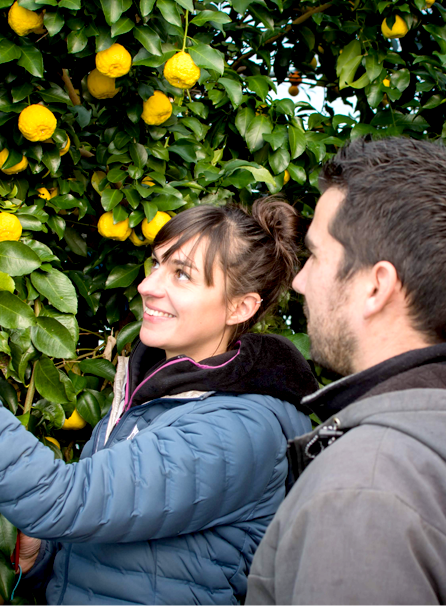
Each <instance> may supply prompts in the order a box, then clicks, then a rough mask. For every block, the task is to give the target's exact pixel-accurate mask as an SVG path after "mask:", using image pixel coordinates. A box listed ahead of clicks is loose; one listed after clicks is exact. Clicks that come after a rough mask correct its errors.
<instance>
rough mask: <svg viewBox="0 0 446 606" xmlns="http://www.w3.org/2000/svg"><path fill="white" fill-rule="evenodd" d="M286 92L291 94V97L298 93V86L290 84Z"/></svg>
mask: <svg viewBox="0 0 446 606" xmlns="http://www.w3.org/2000/svg"><path fill="white" fill-rule="evenodd" d="M288 94H289V95H291V97H297V95H298V94H299V87H298V86H296V85H295V84H292V85H291V86H290V88H289V89H288Z"/></svg>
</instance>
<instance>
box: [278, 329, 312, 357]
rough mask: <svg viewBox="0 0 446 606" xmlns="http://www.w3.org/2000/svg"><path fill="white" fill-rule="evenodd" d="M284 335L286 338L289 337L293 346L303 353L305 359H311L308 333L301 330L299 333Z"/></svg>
mask: <svg viewBox="0 0 446 606" xmlns="http://www.w3.org/2000/svg"><path fill="white" fill-rule="evenodd" d="M284 336H285V337H286V338H287V339H289V340H290V341H291V343H293V345H294V346H295V347H297V349H298V350H299V351H300V353H301V354H302V355H303V357H304V358H305V359H306V360H311V354H310V347H311V345H310V338H309V336H308V335H306V334H305V333H303V332H301V333H297V334H295V335H284Z"/></svg>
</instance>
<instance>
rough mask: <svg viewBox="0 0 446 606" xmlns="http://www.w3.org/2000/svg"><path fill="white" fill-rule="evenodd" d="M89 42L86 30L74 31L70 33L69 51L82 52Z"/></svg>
mask: <svg viewBox="0 0 446 606" xmlns="http://www.w3.org/2000/svg"><path fill="white" fill-rule="evenodd" d="M87 44H88V38H87V36H86V35H85V33H84V30H83V29H81V30H79V31H73V32H71V33H70V34H68V37H67V47H68V52H69V53H72V54H73V53H80V52H81V51H83V50H84V48H85V47H86V46H87Z"/></svg>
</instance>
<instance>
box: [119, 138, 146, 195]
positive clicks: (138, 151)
mask: <svg viewBox="0 0 446 606" xmlns="http://www.w3.org/2000/svg"><path fill="white" fill-rule="evenodd" d="M129 153H130V156H131V157H132V160H133V162H134V164H135V165H136V166H138V167H139V168H144V167H145V165H146V164H147V159H148V154H147V150H146V148H145V147H144V145H141V143H131V144H130V145H129ZM124 193H125V192H124Z"/></svg>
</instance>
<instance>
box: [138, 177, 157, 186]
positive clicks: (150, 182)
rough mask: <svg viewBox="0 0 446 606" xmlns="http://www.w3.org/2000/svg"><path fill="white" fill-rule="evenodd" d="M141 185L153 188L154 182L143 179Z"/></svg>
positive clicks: (146, 178)
mask: <svg viewBox="0 0 446 606" xmlns="http://www.w3.org/2000/svg"><path fill="white" fill-rule="evenodd" d="M141 183H144V185H148V186H149V187H153V186H154V185H155V181H154V180H153V179H152V178H151V177H144V179H143V180H142V181H141Z"/></svg>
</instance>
